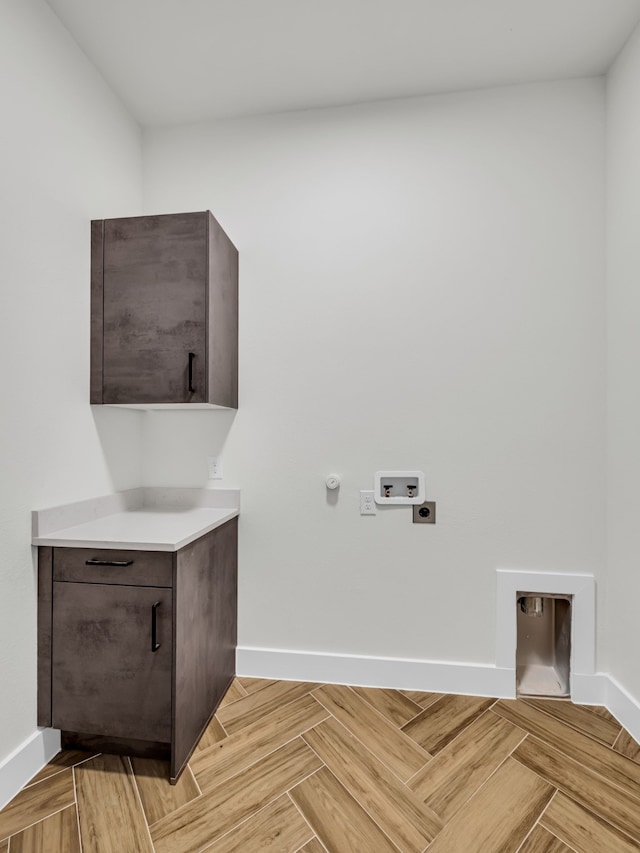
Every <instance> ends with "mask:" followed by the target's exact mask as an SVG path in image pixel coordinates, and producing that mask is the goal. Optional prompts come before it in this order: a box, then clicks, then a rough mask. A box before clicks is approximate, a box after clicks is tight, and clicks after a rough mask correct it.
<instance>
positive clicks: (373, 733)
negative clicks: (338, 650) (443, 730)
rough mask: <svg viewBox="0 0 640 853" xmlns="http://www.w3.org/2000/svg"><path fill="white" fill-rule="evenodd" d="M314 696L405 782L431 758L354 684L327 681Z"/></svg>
mask: <svg viewBox="0 0 640 853" xmlns="http://www.w3.org/2000/svg"><path fill="white" fill-rule="evenodd" d="M314 696H315V697H316V698H317V699H318V700H319V701H320V702H321V703H322V704H323V705H324V707H325V708H326V709H327V711H329V712H330V713H331V714H333V716H334V717H335V718H336V719H337V720H339V721H340V722H341V723H342V725H343V726H345V727H346V728H347V729H349V731H350V732H351V734H353V735H355V736H356V737H357V738H358V739H359V740H361V741H362V743H364V745H365V746H367V747H368V748H369V749H370V750H371V752H373V753H374V755H375V756H376V757H377V758H379V759H380V761H382V762H383V764H386V765H387V767H388V768H389V769H390V770H392V771H393V772H394V773H395V774H396V775H397V776H398V778H399V779H401V780H402V781H403V782H406V780H407V779H409V778H410V777H411V776H413V774H414V773H417V772H418V770H420V769H421V768H422V767H423V766H424V764H425V763H426V762H427V761H428V760H429V759H430V758H431V756H430V755H429V753H427V752H425V751H424V750H423V749H421V748H420V747H419V746H418V745H417V744H415V743H414V742H413V741H412V740H410V738H408V737H407V736H406V735H404V734H403V733H402V732H401V731H400V729H398V728H396V726H394V725H393V724H392V723H390V722H389V721H388V720H387V719H386V718H385V717H383V716H382V714H379V713H378V712H377V711H375V710H374V709H373V707H372V706H371V705H370V704H369V703H368V702H365V701H364V699H361V698H360V697H359V696H357V695H356V694H355V693H354V692H353V690H351V688H350V687H342V686H339V685H335V684H327V685H325V686H324V687H321V688H320V690H316V691H315V692H314Z"/></svg>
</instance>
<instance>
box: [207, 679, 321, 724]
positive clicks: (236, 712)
mask: <svg viewBox="0 0 640 853" xmlns="http://www.w3.org/2000/svg"><path fill="white" fill-rule="evenodd" d="M316 686H317V685H315V684H307V683H306V682H299V681H275V682H273V684H269V685H267V687H262V688H261V689H260V690H256V691H255V692H254V693H250V694H249V695H248V696H244V697H242V698H241V699H239V700H237V701H236V702H233V703H232V704H230V705H226V706H225V707H224V708H219V709H218V712H217V714H216V716H217V717H218V720H219V721H220V722H221V723H222V725H223V727H224V729H225V731H226V732H227V734H233V733H234V732H237V731H239V730H240V729H241V728H243V727H244V726H248V725H250V724H251V723H255V722H256V721H257V720H261V719H262V718H263V717H264V716H266V715H267V714H270V713H271V711H275V710H277V709H278V708H281V707H282V706H283V705H286V704H287V703H288V702H293V701H294V700H295V699H300V698H301V697H302V696H306V695H307V693H309V691H310V690H313V688H314V687H316Z"/></svg>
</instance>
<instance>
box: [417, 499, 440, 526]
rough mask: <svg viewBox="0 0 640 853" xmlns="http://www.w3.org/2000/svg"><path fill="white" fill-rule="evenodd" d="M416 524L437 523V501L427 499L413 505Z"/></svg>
mask: <svg viewBox="0 0 640 853" xmlns="http://www.w3.org/2000/svg"><path fill="white" fill-rule="evenodd" d="M413 521H414V524H435V523H436V502H435V501H425V502H424V503H421V504H416V505H415V506H414V507H413Z"/></svg>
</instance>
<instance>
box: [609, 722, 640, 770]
mask: <svg viewBox="0 0 640 853" xmlns="http://www.w3.org/2000/svg"><path fill="white" fill-rule="evenodd" d="M613 748H614V749H615V751H616V752H619V753H620V755H624V756H626V757H627V758H630V759H631V760H632V761H636V762H638V763H640V744H639V743H638V742H637V741H635V740H634V739H633V738H632V737H631V735H630V734H629V732H627V731H625V730H624V729H622V731H621V732H620V734H619V735H618V739H617V740H616V742H615V744H614V746H613Z"/></svg>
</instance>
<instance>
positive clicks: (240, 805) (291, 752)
mask: <svg viewBox="0 0 640 853" xmlns="http://www.w3.org/2000/svg"><path fill="white" fill-rule="evenodd" d="M320 767H322V762H321V761H320V759H319V758H318V757H317V755H315V753H314V752H312V750H311V749H309V747H308V746H307V745H306V744H305V743H304V742H303V741H302V740H300V738H297V739H296V740H294V741H291V742H290V743H288V744H287V745H286V746H283V747H281V748H280V749H278V750H277V751H276V752H273V753H271V755H269V756H267V757H266V758H263V759H261V760H260V761H258V762H256V763H255V764H252V765H251V767H249V768H247V769H246V770H243V771H242V772H241V773H238V775H237V776H233V777H232V778H231V779H228V780H227V781H226V782H224V783H223V784H221V785H218V786H217V787H215V788H213V790H211V791H209V792H208V793H207V794H203V796H202V797H199V798H198V800H194V801H193V802H191V803H189V805H187V806H184V807H183V808H181V809H178V811H175V812H173V814H171V815H169V816H168V817H166V818H163V819H162V820H160V821H158V823H156V824H154V825H153V826H152V827H151V835H152V838H153V843H154V844H155V849H156V851H157V853H191V852H192V851H196V850H202V849H203V848H204V847H206V846H207V845H211V844H212V843H213V842H214V841H217V840H218V839H219V838H221V837H222V836H223V835H225V834H226V833H227V832H229V831H230V830H232V829H233V828H234V827H236V826H237V825H238V824H240V823H242V822H243V821H245V820H247V818H250V817H251V816H252V815H253V814H254V813H255V812H257V811H258V810H259V809H262V808H264V807H265V806H266V805H268V804H269V803H270V802H272V800H275V799H277V798H278V797H280V796H282V794H283V793H284V792H286V791H288V790H289V789H290V788H291V787H292V786H293V785H296V784H297V783H298V782H301V781H302V780H303V779H304V778H305V777H306V776H309V775H310V774H311V773H314V772H315V771H316V770H318V769H319V768H320Z"/></svg>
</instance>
